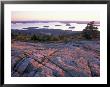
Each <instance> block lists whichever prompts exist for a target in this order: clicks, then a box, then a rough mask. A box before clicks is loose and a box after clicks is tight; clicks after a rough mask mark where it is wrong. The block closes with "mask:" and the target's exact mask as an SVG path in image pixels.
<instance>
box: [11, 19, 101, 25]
mask: <svg viewBox="0 0 110 87" xmlns="http://www.w3.org/2000/svg"><path fill="white" fill-rule="evenodd" d="M48 22H61V23H78V24H87V23H89V22H90V21H37V20H36V21H11V23H48ZM95 24H100V22H99V21H95Z"/></svg>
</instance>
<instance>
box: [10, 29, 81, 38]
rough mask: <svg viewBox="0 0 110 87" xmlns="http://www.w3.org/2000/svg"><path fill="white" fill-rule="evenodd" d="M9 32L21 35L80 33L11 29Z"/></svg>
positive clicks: (77, 32) (75, 32)
mask: <svg viewBox="0 0 110 87" xmlns="http://www.w3.org/2000/svg"><path fill="white" fill-rule="evenodd" d="M11 32H12V33H14V34H17V35H18V34H23V35H34V34H35V35H53V36H59V35H71V34H79V33H81V31H72V30H61V29H45V28H42V29H26V30H18V29H11Z"/></svg>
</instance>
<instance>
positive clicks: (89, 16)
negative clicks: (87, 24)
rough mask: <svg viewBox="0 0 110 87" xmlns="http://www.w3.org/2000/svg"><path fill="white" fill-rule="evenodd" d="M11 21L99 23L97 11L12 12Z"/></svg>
mask: <svg viewBox="0 0 110 87" xmlns="http://www.w3.org/2000/svg"><path fill="white" fill-rule="evenodd" d="M11 20H12V21H31V20H40V21H43V20H44V21H49V20H50V21H91V20H94V21H100V15H99V13H98V12H97V11H12V12H11Z"/></svg>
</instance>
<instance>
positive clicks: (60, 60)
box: [11, 41, 100, 77]
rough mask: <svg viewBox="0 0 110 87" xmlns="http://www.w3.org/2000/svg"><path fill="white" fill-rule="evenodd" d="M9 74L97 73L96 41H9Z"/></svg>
mask: <svg viewBox="0 0 110 87" xmlns="http://www.w3.org/2000/svg"><path fill="white" fill-rule="evenodd" d="M11 58H12V59H11V76H12V77H99V76H100V42H99V41H71V42H67V43H64V42H56V43H55V42H51V43H48V42H46V43H45V42H44V43H42V42H36V43H32V42H20V41H13V42H12V45H11Z"/></svg>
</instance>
